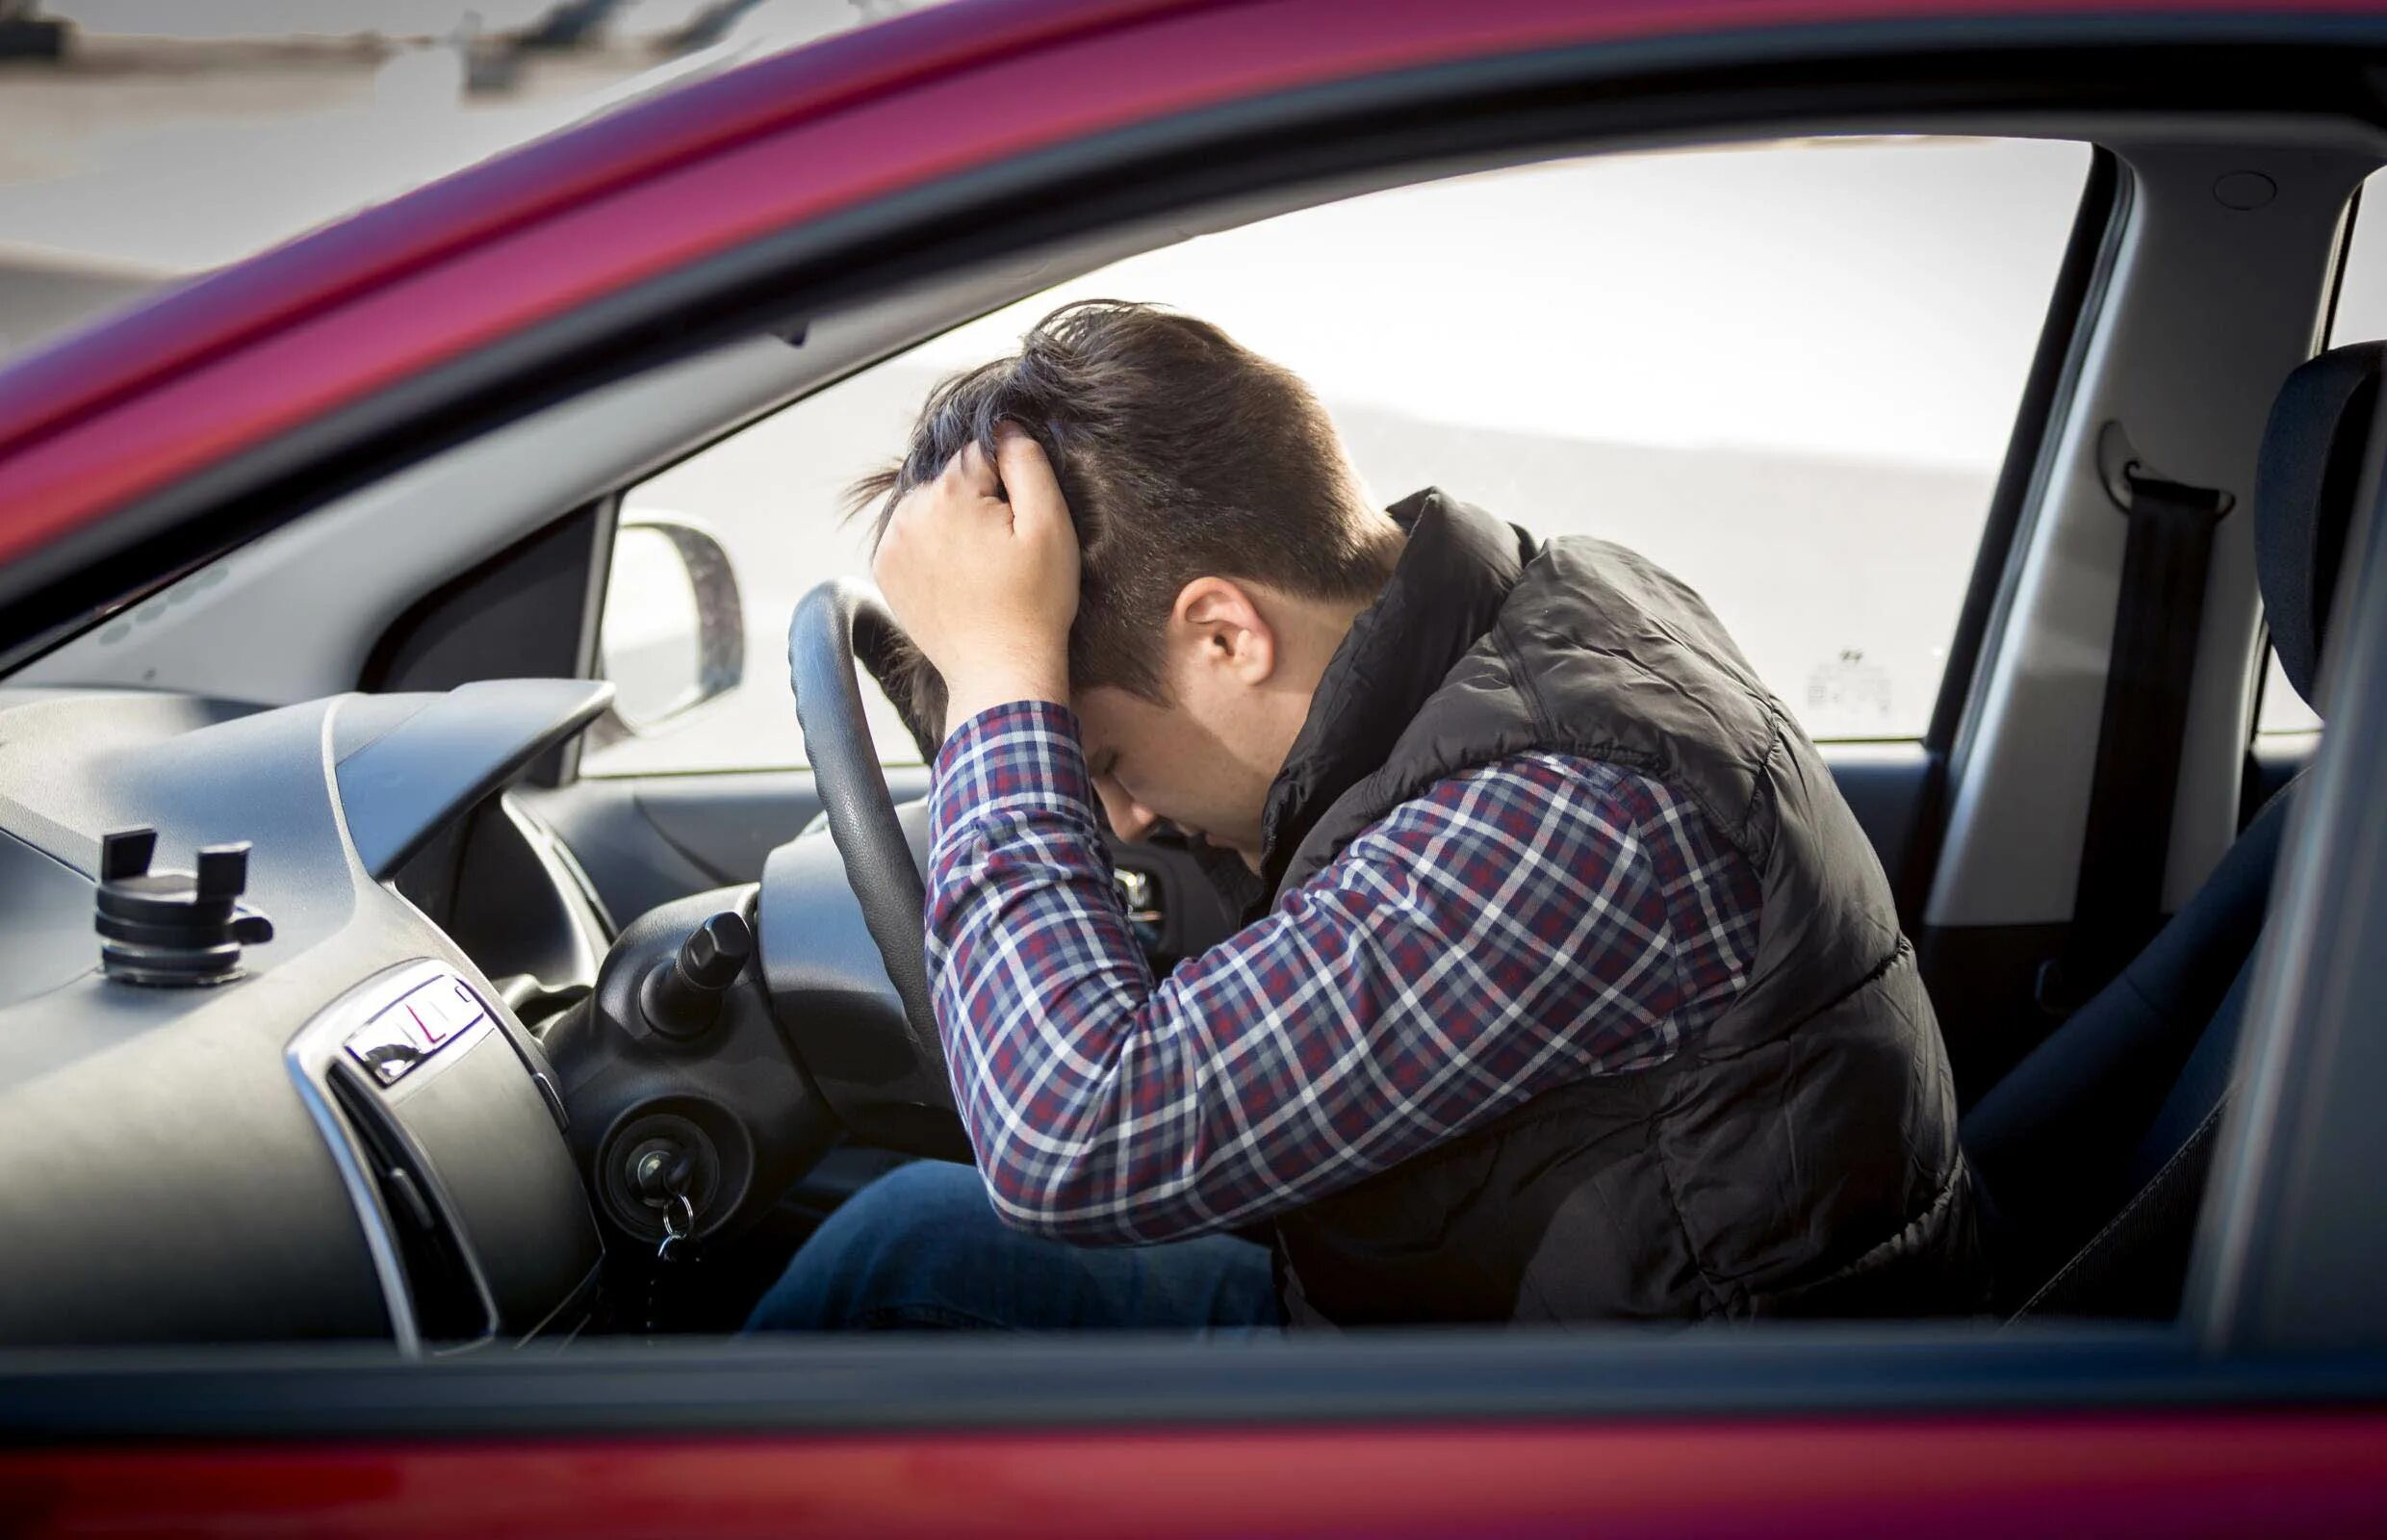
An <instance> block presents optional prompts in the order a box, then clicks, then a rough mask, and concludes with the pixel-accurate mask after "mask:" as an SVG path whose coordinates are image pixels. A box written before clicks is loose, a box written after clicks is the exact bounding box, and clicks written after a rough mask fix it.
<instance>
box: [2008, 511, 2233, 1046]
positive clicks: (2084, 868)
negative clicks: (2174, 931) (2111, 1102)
mask: <svg viewBox="0 0 2387 1540" xmlns="http://www.w3.org/2000/svg"><path fill="white" fill-rule="evenodd" d="M2121 480H2122V481H2123V483H2124V484H2125V485H2126V486H2127V488H2128V491H2129V501H2127V503H2125V504H2124V511H2125V512H2126V514H2127V516H2128V518H2129V520H2130V536H2129V543H2128V545H2126V546H2125V547H2124V548H2123V551H2122V558H2121V595H2120V598H2119V600H2118V601H2117V603H2116V604H2115V606H2114V645H2113V655H2112V660H2111V661H2110V662H2109V663H2108V664H2107V665H2106V671H2105V706H2104V710H2103V714H2102V716H2101V718H2100V720H2099V723H2098V727H2097V758H2096V768H2095V771H2094V773H2093V779H2092V781H2091V782H2090V786H2089V827H2088V830H2087V833H2086V834H2084V835H2083V837H2082V840H2081V851H2080V879H2079V882H2078V884H2077V885H2076V886H2075V887H2074V889H2073V897H2072V925H2071V930H2070V931H2069V932H2068V933H2067V936H2066V942H2065V946H2064V950H2063V952H2062V953H2061V954H2060V955H2059V956H2057V957H2056V958H2054V959H2052V960H2051V961H2049V962H2048V963H2045V964H2044V965H2043V966H2041V967H2040V974H2039V988H2038V995H2039V1003H2040V1007H2041V1008H2042V1009H2043V1010H2046V1011H2048V1012H2049V1013H2051V1014H2058V1015H2063V1014H2070V1012H2071V1011H2072V1010H2073V1009H2075V1008H2076V1007H2078V1006H2079V1005H2081V1004H2082V1003H2083V1002H2084V1001H2086V1000H2088V999H2089V997H2090V996H2092V995H2093V994H2095V993H2096V992H2097V991H2098V990H2099V989H2101V988H2104V987H2105V986H2106V984H2107V983H2108V982H2109V981H2110V980H2111V979H2112V978H2113V977H2114V975H2116V974H2117V973H2119V972H2120V971H2121V970H2122V968H2123V966H2124V965H2126V964H2127V963H2129V962H2130V960H2131V959H2132V958H2134V957H2136V956H2137V955H2138V952H2139V948H2141V947H2142V946H2143V945H2145V944H2146V942H2147V940H2148V938H2150V937H2153V935H2154V934H2155V931H2156V928H2157V927H2158V926H2159V925H2160V924H2161V922H2162V918H2163V881H2164V865H2165V859H2166V857H2167V856H2168V855H2169V852H2170V848H2171V812H2172V804H2173V802H2174V801H2175V800H2176V798H2177V795H2178V791H2179V782H2180V748H2181V739H2182V737H2183V736H2184V735H2185V733H2186V732H2187V729H2188V697H2189V685H2190V683H2191V680H2192V677H2193V676H2194V673H2195V668H2196V638H2197V635H2198V633H2199V630H2200V629H2201V627H2202V623H2203V619H2204V607H2205V575H2206V572H2207V570H2208V569H2209V568H2210V567H2211V565H2212V559H2213V530H2214V526H2216V525H2218V524H2220V522H2221V519H2222V517H2223V516H2224V515H2225V514H2227V513H2228V512H2229V509H2230V503H2231V501H2232V500H2231V498H2230V495H2229V494H2228V493H2226V492H2222V491H2219V490H2217V489H2215V488H2212V487H2193V486H2187V485H2184V484H2183V483H2181V482H2177V481H2167V480H2163V479H2161V478H2160V477H2156V476H2150V475H2143V474H2140V473H2138V472H2137V471H2136V469H2135V468H2134V469H2131V470H2126V471H2124V472H2123V473H2122V475H2121Z"/></svg>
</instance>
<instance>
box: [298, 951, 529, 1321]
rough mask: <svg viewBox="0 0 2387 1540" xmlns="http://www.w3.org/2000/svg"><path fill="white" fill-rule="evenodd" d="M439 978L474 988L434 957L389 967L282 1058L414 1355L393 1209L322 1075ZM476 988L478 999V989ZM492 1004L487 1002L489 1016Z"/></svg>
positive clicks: (312, 1026) (458, 1040) (410, 1303)
mask: <svg viewBox="0 0 2387 1540" xmlns="http://www.w3.org/2000/svg"><path fill="white" fill-rule="evenodd" d="M441 979H455V980H458V981H459V982H463V983H465V987H466V988H471V984H470V982H469V981H466V980H464V977H463V975H462V974H461V973H459V972H457V971H456V969H455V968H453V967H452V966H450V965H449V964H448V963H444V962H441V961H439V960H437V959H435V958H417V959H415V960H414V961H413V962H411V963H398V965H397V966H395V967H390V968H385V969H383V970H382V971H381V972H379V973H376V974H374V975H373V976H372V978H370V979H367V980H366V981H365V982H364V983H362V984H360V985H358V986H357V987H356V988H352V989H350V990H348V992H347V993H346V994H344V995H342V996H340V998H339V999H337V1000H334V1001H333V1002H332V1003H331V1004H329V1005H327V1006H325V1007H324V1008H323V1009H322V1010H321V1011H319V1012H317V1013H316V1014H314V1015H313V1016H312V1017H310V1018H309V1019H308V1021H307V1024H306V1025H305V1026H303V1027H300V1028H299V1029H298V1031H297V1033H296V1034H295V1036H293V1037H292V1038H291V1040H290V1044H289V1046H288V1047H286V1048H285V1049H283V1051H282V1063H283V1065H284V1066H285V1067H287V1068H288V1069H289V1071H290V1078H291V1083H292V1084H293V1085H294V1086H295V1087H296V1088H297V1090H298V1099H299V1101H300V1103H301V1104H302V1105H304V1106H305V1108H306V1110H307V1116H308V1117H312V1118H314V1119H315V1126H316V1128H317V1130H318V1131H319V1132H321V1134H322V1136H323V1142H324V1144H325V1145H326V1146H327V1147H328V1148H329V1149H330V1151H331V1158H332V1164H333V1165H334V1166H335V1167H337V1168H339V1171H340V1182H341V1185H342V1186H344V1187H346V1188H347V1190H348V1199H349V1201H350V1203H352V1204H353V1205H354V1207H355V1209H356V1217H357V1221H358V1222H359V1223H360V1224H361V1225H362V1226H363V1227H364V1231H365V1248H366V1250H367V1251H368V1252H369V1253H370V1254H371V1255H372V1266H373V1275H374V1276H375V1277H376V1278H377V1279H379V1280H380V1284H381V1297H382V1300H383V1302H384V1304H385V1305H386V1306H387V1308H388V1310H389V1316H390V1333H391V1336H392V1337H393V1338H394V1339H395V1340H396V1342H397V1345H398V1351H399V1352H400V1353H403V1354H405V1355H406V1356H408V1357H410V1358H417V1357H421V1356H423V1333H422V1329H421V1327H420V1325H419V1324H418V1323H417V1322H416V1321H415V1312H414V1296H412V1295H411V1294H410V1293H409V1292H408V1290H407V1287H406V1270H405V1266H404V1264H403V1263H402V1262H400V1261H399V1259H398V1235H397V1231H396V1230H395V1229H394V1228H393V1227H392V1225H391V1222H390V1216H389V1212H388V1210H387V1209H385V1208H384V1207H383V1206H382V1202H381V1189H380V1185H379V1184H378V1183H376V1182H375V1181H374V1180H373V1178H372V1172H371V1171H370V1170H369V1169H368V1168H367V1166H366V1161H367V1159H368V1156H367V1152H366V1150H365V1148H364V1146H363V1144H362V1143H360V1142H359V1141H358V1138H357V1135H356V1133H355V1131H354V1130H353V1129H351V1128H349V1127H348V1123H347V1118H345V1117H342V1116H341V1115H340V1110H339V1109H338V1108H337V1107H335V1106H333V1105H332V1101H331V1095H330V1092H329V1091H326V1090H325V1089H324V1083H323V1075H324V1069H325V1065H328V1064H329V1063H330V1062H331V1060H332V1059H333V1057H334V1056H336V1055H338V1054H341V1053H343V1052H345V1051H346V1045H347V1040H348V1038H349V1037H350V1035H352V1034H353V1033H355V1032H356V1031H357V1029H359V1028H360V1027H363V1026H364V1025H365V1024H366V1023H367V1022H369V1021H371V1020H372V1018H373V1017H374V1016H376V1015H378V1014H381V1013H382V1012H383V1011H385V1010H387V1009H389V1008H390V1007H391V1006H393V1005H396V1004H397V1003H398V1001H400V1000H402V999H404V998H405V997H406V996H407V995H410V994H412V993H413V992H414V991H415V990H417V989H419V988H423V986H424V985H426V984H433V983H437V982H438V981H439V980H441ZM477 994H478V991H477V990H475V995H476V996H477ZM487 1009H488V1006H487V1003H486V1002H485V1001H484V1002H483V1011H484V1014H485V1013H486V1011H487ZM486 1025H487V1024H486V1023H483V1025H482V1026H481V1027H479V1028H475V1029H474V1030H472V1031H469V1032H465V1033H461V1034H459V1035H458V1036H457V1037H455V1038H453V1039H450V1040H449V1041H448V1042H447V1043H445V1044H443V1045H442V1048H443V1050H445V1049H449V1048H457V1047H460V1046H462V1045H463V1043H464V1042H465V1041H466V1040H469V1039H473V1038H475V1037H477V1036H479V1035H480V1033H481V1032H482V1031H484V1030H486ZM425 1067H428V1066H427V1065H426V1066H425ZM418 1072H419V1071H418Z"/></svg>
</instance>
